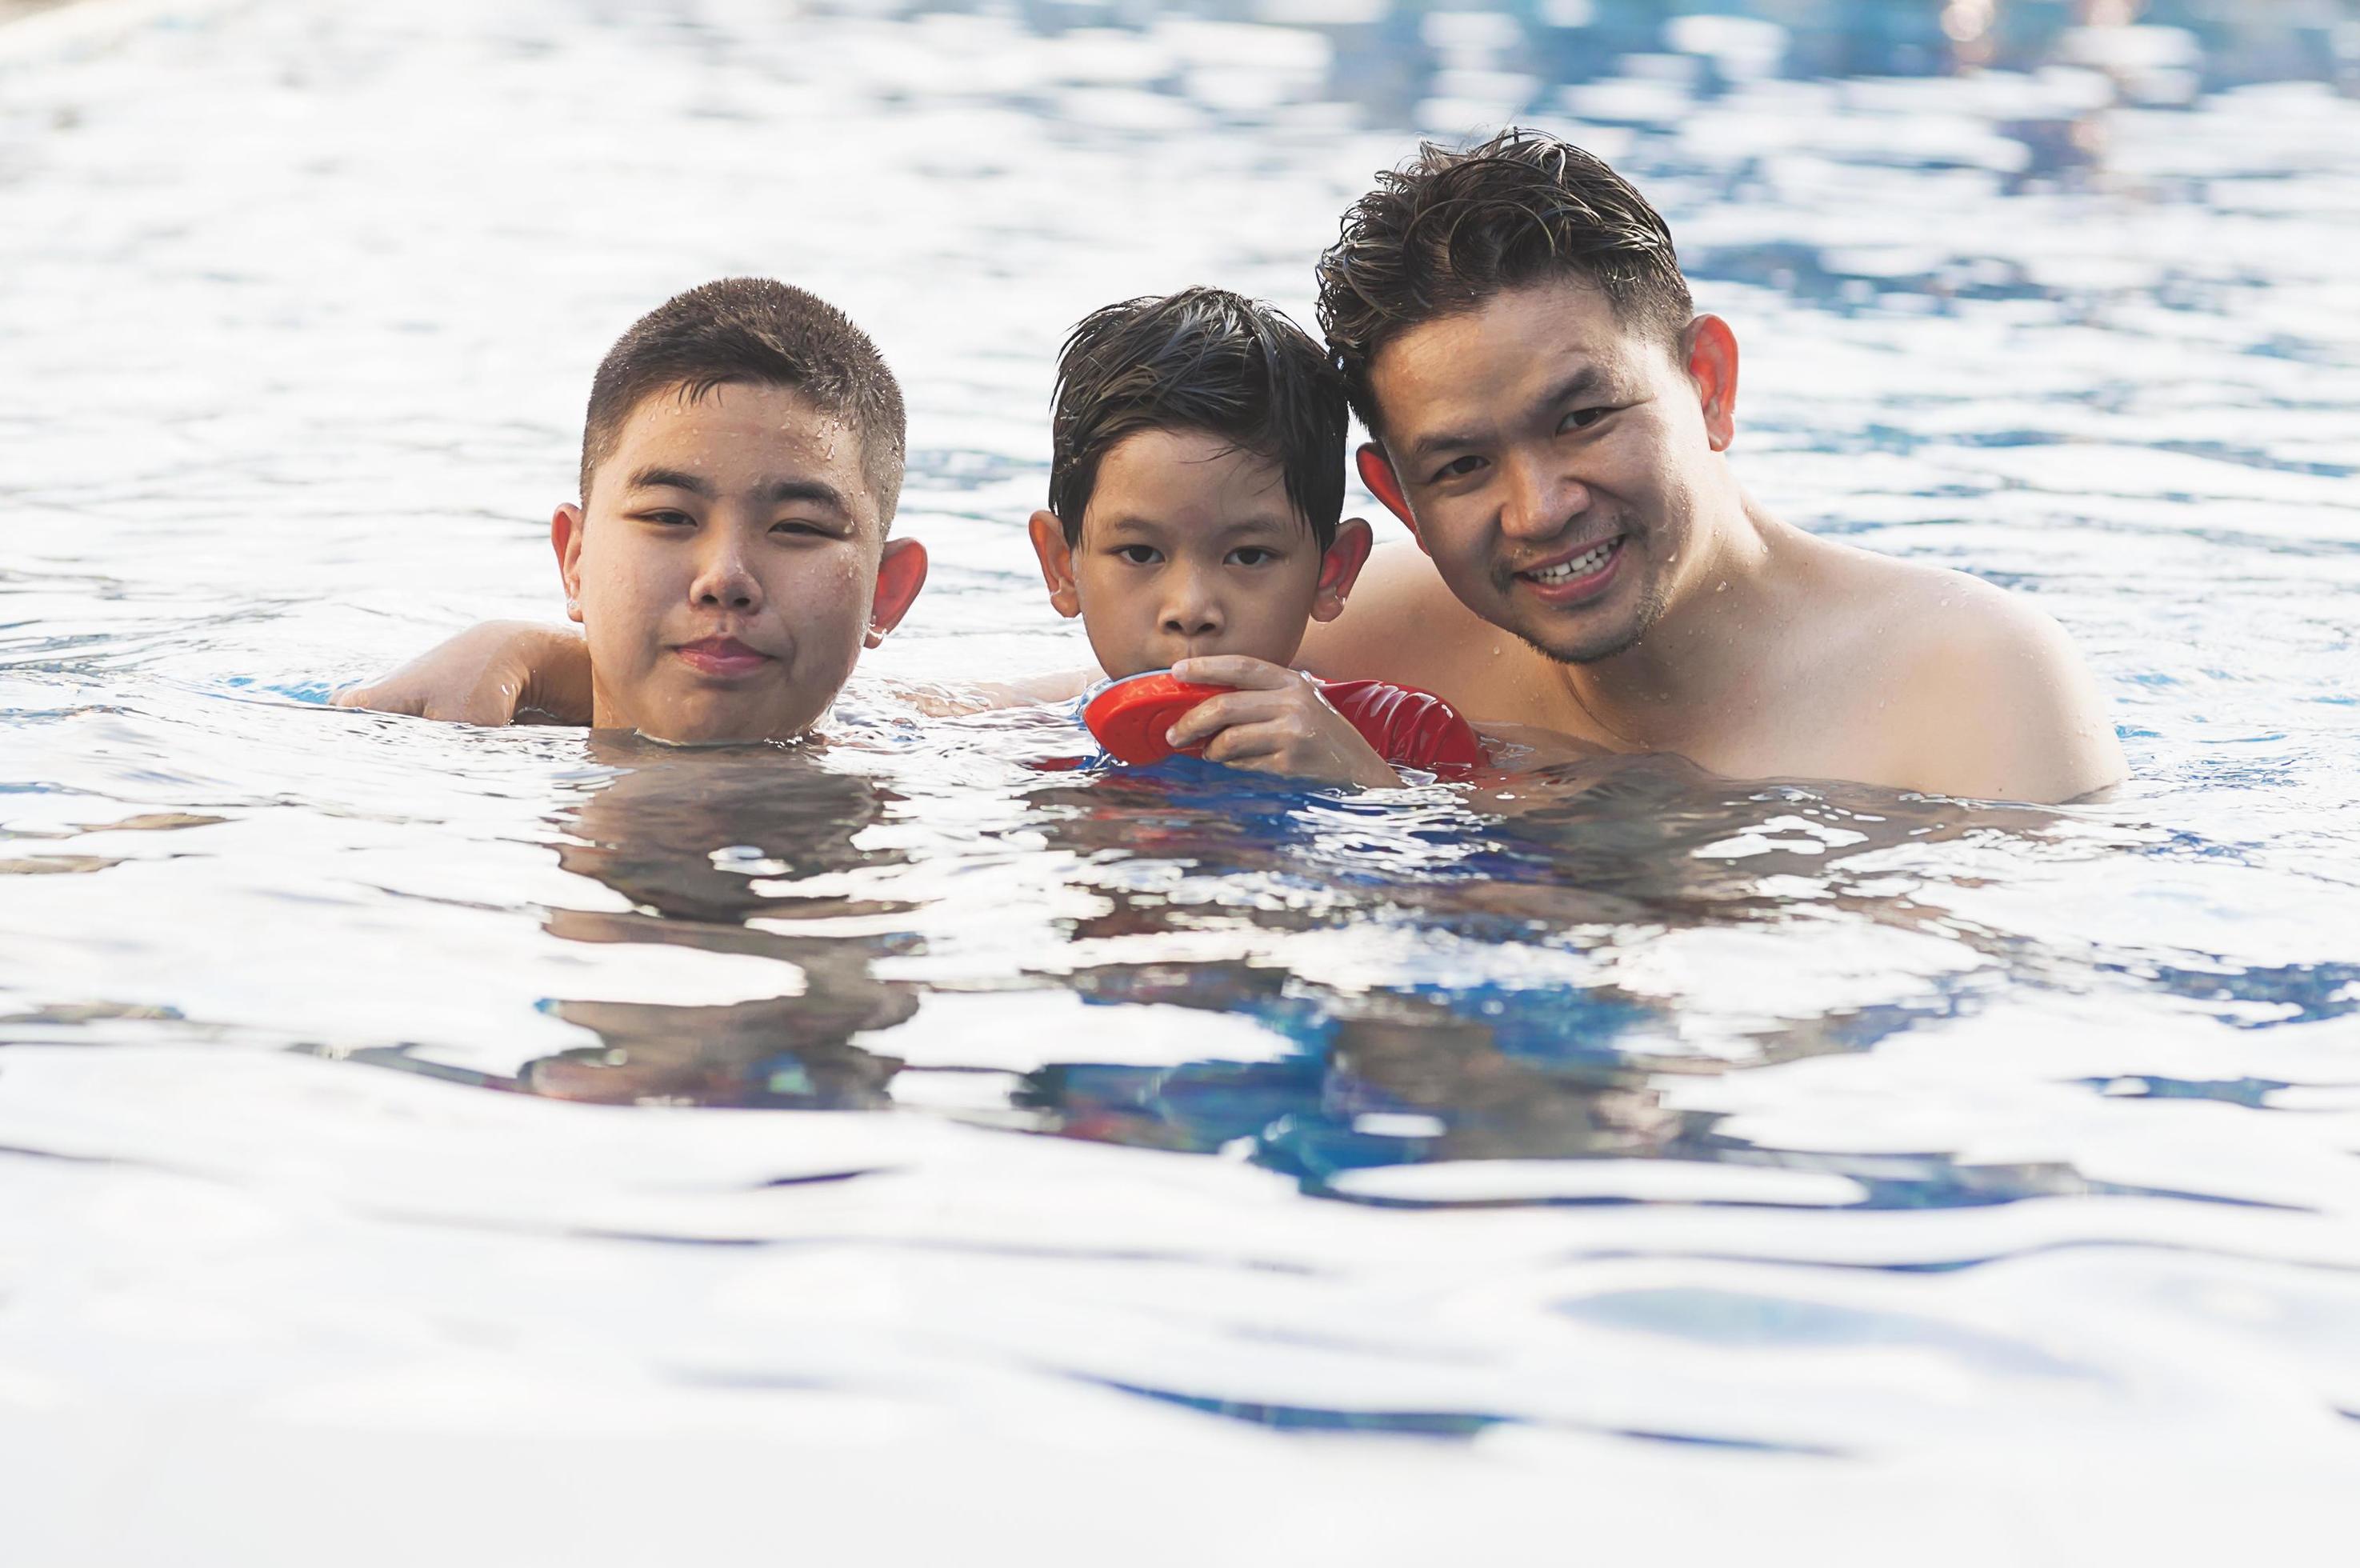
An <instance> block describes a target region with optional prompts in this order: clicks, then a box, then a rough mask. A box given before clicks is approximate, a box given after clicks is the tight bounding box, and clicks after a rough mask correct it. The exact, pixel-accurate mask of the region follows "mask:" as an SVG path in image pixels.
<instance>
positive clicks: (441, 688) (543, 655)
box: [331, 621, 590, 724]
mask: <svg viewBox="0 0 2360 1568" xmlns="http://www.w3.org/2000/svg"><path fill="white" fill-rule="evenodd" d="M331 701H333V702H334V703H335V705H336V706H337V707H339V708H373V709H375V710H377V712H378V713H410V714H413V715H416V716H417V717H420V718H427V719H448V720H453V721H455V722H457V723H459V724H510V723H513V722H514V721H515V719H516V716H517V712H518V710H519V709H520V708H537V709H540V710H541V711H543V712H545V713H549V714H551V715H552V717H554V718H557V719H560V720H562V721H563V722H565V723H568V724H588V723H589V722H590V651H589V649H588V648H587V647H585V645H584V643H583V641H582V639H581V637H578V636H576V635H574V633H573V632H570V631H562V630H559V629H558V628H556V627H553V626H536V625H534V624H533V623H532V622H530V621H486V622H485V623H484V624H483V625H482V626H470V627H468V628H467V629H466V630H465V631H464V632H461V633H460V634H459V635H458V636H456V637H453V638H451V639H450V640H449V641H448V642H445V643H442V644H440V645H438V646H436V647H434V648H429V649H427V651H426V652H424V653H422V654H421V655H419V656H418V657H417V658H416V659H411V660H410V662H409V663H408V664H405V665H403V666H402V667H401V668H400V669H399V670H395V671H394V672H393V673H392V674H390V675H388V676H387V677H386V678H385V679H384V680H382V681H373V682H371V683H370V684H368V685H366V686H350V687H347V688H345V689H344V691H339V692H337V693H336V694H335V696H334V697H333V699H331Z"/></svg>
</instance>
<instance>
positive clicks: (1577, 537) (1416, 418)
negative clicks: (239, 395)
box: [1363, 279, 1735, 664]
mask: <svg viewBox="0 0 2360 1568" xmlns="http://www.w3.org/2000/svg"><path fill="white" fill-rule="evenodd" d="M1700 321H1704V322H1710V328H1709V329H1707V330H1708V331H1709V332H1711V333H1714V334H1717V335H1715V336H1714V337H1713V338H1712V340H1711V343H1710V344H1709V345H1708V346H1709V347H1710V348H1711V350H1712V352H1713V353H1714V354H1719V353H1720V349H1721V345H1722V344H1723V343H1726V347H1727V364H1726V366H1725V369H1726V373H1727V374H1726V387H1721V386H1720V385H1719V384H1718V383H1715V384H1714V385H1711V386H1706V385H1704V384H1702V383H1700V382H1699V380H1697V379H1696V378H1695V376H1694V375H1693V374H1692V373H1691V372H1690V371H1689V370H1688V369H1684V367H1683V366H1682V365H1680V364H1677V363H1676V362H1675V359H1674V355H1673V354H1672V353H1670V352H1667V351H1666V347H1665V345H1664V343H1662V342H1661V341H1660V340H1659V339H1656V338H1655V337H1653V336H1651V335H1648V334H1646V333H1644V332H1637V331H1633V330H1632V329H1631V328H1629V327H1626V326H1625V325H1624V324H1623V323H1622V321H1619V320H1617V318H1616V316H1615V314H1614V311H1613V309H1612V306H1611V305H1610V304H1609V302H1608V300H1607V299H1606V297H1605V296H1604V295H1603V294H1602V293H1601V292H1600V291H1599V290H1598V289H1595V288H1593V287H1591V286H1590V284H1588V283H1586V282H1583V281H1581V280H1579V279H1562V280H1552V281H1549V282H1545V283H1539V284H1535V285H1531V286H1528V287H1526V288H1523V289H1514V290H1512V291H1509V292H1506V293H1502V294H1499V295H1496V296H1494V297H1493V298H1492V299H1490V300H1489V301H1487V302H1486V303H1485V304H1484V305H1483V306H1482V307H1481V308H1480V310H1473V311H1470V312H1468V313H1466V314H1463V315H1457V316H1449V317H1445V318H1443V319H1442V320H1439V321H1429V322H1426V323H1425V324H1423V325H1421V326H1418V327H1415V328H1413V329H1412V330H1410V331H1408V332H1404V333H1403V334H1402V335H1401V336H1400V337H1398V338H1396V339H1394V340H1393V342H1391V343H1387V344H1386V345H1385V346H1384V347H1383V348H1382V350H1381V351H1380V352H1379V353H1378V354H1377V355H1376V357H1375V359H1374V361H1373V362H1372V363H1371V366H1370V385H1371V392H1372V393H1373V394H1374V397H1375V400H1376V403H1377V407H1378V408H1379V410H1380V417H1381V419H1382V421H1383V424H1384V461H1385V462H1387V463H1389V464H1390V467H1391V470H1392V474H1393V478H1394V479H1396V480H1397V482H1398V485H1399V487H1400V493H1401V495H1403V496H1404V498H1405V499H1406V501H1407V504H1408V507H1409V513H1410V517H1411V519H1413V526H1414V527H1415V529H1416V531H1417V536H1418V542H1419V544H1420V546H1421V547H1423V548H1424V550H1426V553H1427V554H1428V555H1429V556H1431V557H1432V558H1433V560H1434V563H1435V567H1436V569H1437V571H1438V572H1440V573H1441V576H1442V579H1443V581H1444V583H1447V584H1448V586H1449V588H1450V590H1451V592H1452V593H1455V594H1457V595H1458V596H1459V600H1460V601H1461V602H1462V603H1464V604H1466V605H1467V607H1468V608H1469V609H1470V610H1472V611H1474V612H1475V613H1476V614H1477V615H1480V616H1482V617H1483V618H1484V619H1485V620H1487V621H1490V622H1491V624H1492V625H1494V626H1499V627H1501V628H1502V629H1503V630H1505V631H1509V632H1512V633H1513V634H1514V635H1516V636H1518V637H1522V638H1524V640H1525V641H1526V642H1528V643H1530V644H1532V645H1533V646H1534V647H1535V648H1538V649H1540V650H1541V651H1542V652H1543V653H1546V654H1547V655H1549V656H1550V657H1551V658H1553V659H1558V660H1561V661H1563V662H1566V663H1568V664H1582V663H1588V662H1590V661H1592V660H1595V659H1606V658H1610V657H1612V655H1614V654H1617V653H1620V652H1622V651H1623V650H1624V649H1625V648H1630V647H1632V646H1633V644H1635V643H1637V642H1638V641H1639V639H1640V638H1641V637H1644V636H1645V634H1646V632H1647V630H1648V628H1649V627H1650V626H1654V625H1655V622H1656V620H1657V619H1658V617H1660V616H1661V615H1663V613H1664V611H1665V609H1666V606H1667V605H1669V604H1672V603H1674V602H1676V601H1677V599H1679V598H1680V597H1681V596H1682V594H1683V592H1684V589H1685V586H1686V583H1687V580H1688V577H1689V576H1690V575H1692V574H1693V572H1695V571H1698V570H1701V565H1700V559H1701V554H1702V552H1701V551H1700V550H1699V549H1698V548H1697V546H1698V545H1699V539H1698V537H1697V535H1698V527H1699V525H1698V517H1699V512H1700V509H1701V506H1702V501H1703V496H1704V495H1705V493H1706V490H1707V487H1708V486H1709V485H1710V484H1711V482H1712V468H1711V465H1712V463H1713V462H1714V461H1715V460H1714V459H1713V456H1712V454H1713V453H1714V452H1716V451H1718V450H1719V449H1720V448H1721V447H1723V446H1726V445H1727V444H1728V439H1729V434H1728V404H1729V403H1730V401H1732V400H1733V397H1734V394H1735V358H1734V355H1735V345H1734V342H1733V340H1728V339H1727V329H1726V328H1725V327H1723V326H1721V323H1720V322H1718V321H1714V320H1713V319H1712V318H1710V317H1708V318H1700ZM1697 331H1698V329H1694V328H1692V329H1691V336H1693V335H1694V334H1695V333H1696V332H1697ZM1681 352H1682V353H1683V354H1686V353H1687V352H1688V349H1687V345H1686V343H1685V342H1684V344H1683V348H1682V350H1681ZM1722 368H1723V367H1722V366H1721V365H1720V362H1719V360H1718V359H1716V360H1715V362H1714V363H1713V364H1712V365H1704V366H1702V372H1703V374H1704V376H1706V379H1707V380H1708V381H1710V380H1712V379H1713V378H1714V377H1715V376H1719V375H1720V373H1721V369H1722ZM1724 392H1725V393H1726V397H1724V396H1723V395H1722V394H1723V393H1724ZM1367 472H1368V459H1367V458H1366V456H1364V458H1363V473H1367ZM1381 477H1382V476H1381V475H1373V474H1372V475H1371V484H1372V485H1377V484H1378V481H1379V479H1380V478H1381ZM1379 487H1380V488H1382V486H1381V485H1380V486H1379Z"/></svg>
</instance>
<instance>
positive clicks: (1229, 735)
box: [1171, 654, 1401, 789]
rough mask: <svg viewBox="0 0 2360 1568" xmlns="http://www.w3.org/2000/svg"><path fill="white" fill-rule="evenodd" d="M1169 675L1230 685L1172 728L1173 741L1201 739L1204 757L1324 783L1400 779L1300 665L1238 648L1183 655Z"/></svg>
mask: <svg viewBox="0 0 2360 1568" xmlns="http://www.w3.org/2000/svg"><path fill="white" fill-rule="evenodd" d="M1172 673H1173V675H1174V677H1175V678H1176V679H1178V680H1181V681H1195V682H1197V683H1200V684H1202V685H1206V686H1229V687H1233V688H1235V690H1233V691H1229V692H1228V693H1227V694H1226V695H1223V696H1219V697H1207V698H1206V699H1205V700H1204V701H1203V702H1199V703H1197V704H1196V706H1195V707H1193V708H1191V709H1189V710H1188V711H1187V712H1186V713H1184V714H1182V715H1181V717H1180V722H1179V723H1178V724H1174V725H1173V726H1172V735H1171V739H1172V744H1173V745H1174V746H1177V747H1181V748H1183V749H1185V748H1186V747H1188V746H1195V745H1196V744H1197V743H1199V742H1204V744H1205V751H1204V756H1205V757H1206V760H1207V761H1210V762H1220V763H1226V764H1228V765H1229V767H1231V768H1251V770H1253V771H1254V772H1256V773H1278V774H1284V775H1285V776H1286V777H1288V778H1292V779H1317V780H1318V781H1319V782H1321V783H1323V784H1362V785H1366V786H1368V787H1369V788H1371V789H1393V788H1396V787H1398V786H1399V785H1400V783H1401V775H1400V774H1398V773H1395V772H1394V771H1393V769H1392V768H1390V767H1388V766H1387V765H1386V763H1385V759H1384V758H1383V757H1379V756H1378V755H1377V752H1376V748H1375V747H1374V746H1371V745H1370V744H1369V743H1368V741H1367V739H1366V738H1364V737H1363V736H1362V735H1361V734H1360V731H1358V730H1356V729H1354V728H1353V727H1352V726H1351V725H1350V724H1349V723H1347V722H1346V721H1345V718H1344V715H1343V714H1341V713H1338V712H1337V711H1336V710H1335V709H1333V708H1331V707H1329V706H1328V705H1327V703H1326V702H1324V701H1322V700H1321V698H1320V696H1319V688H1318V686H1317V684H1315V683H1314V682H1313V681H1312V680H1311V678H1310V677H1309V676H1307V675H1305V674H1303V673H1302V672H1301V671H1299V670H1288V669H1285V668H1284V667H1282V666H1279V665H1275V664H1273V663H1271V662H1269V661H1268V660H1267V659H1249V658H1246V657H1245V656H1243V655H1241V654H1215V655H1212V656H1210V657H1208V658H1205V659H1182V660H1181V661H1180V662H1179V663H1177V664H1175V665H1174V666H1173V667H1172ZM1208 736H1209V737H1210V738H1209V739H1207V737H1208Z"/></svg>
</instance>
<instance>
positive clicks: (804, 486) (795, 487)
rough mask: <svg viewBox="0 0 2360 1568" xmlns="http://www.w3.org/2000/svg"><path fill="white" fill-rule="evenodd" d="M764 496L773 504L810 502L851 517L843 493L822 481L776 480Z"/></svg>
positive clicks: (850, 511) (850, 510) (849, 505)
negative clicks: (780, 502)
mask: <svg viewBox="0 0 2360 1568" xmlns="http://www.w3.org/2000/svg"><path fill="white" fill-rule="evenodd" d="M764 495H765V497H766V498H767V499H769V500H770V501H773V502H778V501H810V502H813V503H814V504H815V505H818V506H830V507H833V508H835V509H836V511H839V512H842V513H844V514H845V515H846V516H847V517H849V516H851V515H852V506H851V503H849V502H847V500H846V499H845V498H844V492H843V491H841V490H839V489H837V488H836V486H835V485H830V484H829V483H827V481H825V480H824V479H781V480H777V481H775V482H773V483H772V485H770V489H769V490H767V491H765V492H764Z"/></svg>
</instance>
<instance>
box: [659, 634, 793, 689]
mask: <svg viewBox="0 0 2360 1568" xmlns="http://www.w3.org/2000/svg"><path fill="white" fill-rule="evenodd" d="M672 652H674V653H675V654H678V655H679V656H680V659H681V662H682V663H683V664H685V665H687V666H688V667H689V668H690V669H691V670H695V671H696V672H697V673H698V674H700V675H716V676H720V677H723V678H725V679H727V678H728V677H730V676H737V675H750V674H752V673H753V672H754V671H755V670H759V669H761V668H762V666H764V665H766V664H770V663H772V662H774V660H773V659H771V657H770V655H769V654H767V653H764V652H763V651H762V650H761V649H759V648H749V647H748V646H747V645H746V644H744V643H742V642H739V641H738V640H737V638H736V637H699V638H698V639H697V640H696V641H694V642H684V643H682V644H681V645H680V646H678V647H677V648H673V649H672Z"/></svg>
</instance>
